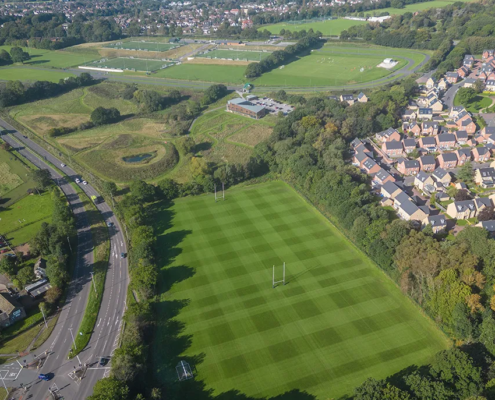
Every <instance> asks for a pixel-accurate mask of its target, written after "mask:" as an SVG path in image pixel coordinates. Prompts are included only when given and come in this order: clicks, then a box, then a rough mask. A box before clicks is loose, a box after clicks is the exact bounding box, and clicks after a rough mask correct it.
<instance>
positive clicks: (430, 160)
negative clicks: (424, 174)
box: [419, 156, 437, 172]
mask: <svg viewBox="0 0 495 400" xmlns="http://www.w3.org/2000/svg"><path fill="white" fill-rule="evenodd" d="M436 166H437V162H436V161H435V157H433V156H422V157H419V167H420V169H421V171H428V172H431V171H433V170H435V168H436Z"/></svg>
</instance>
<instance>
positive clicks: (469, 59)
mask: <svg viewBox="0 0 495 400" xmlns="http://www.w3.org/2000/svg"><path fill="white" fill-rule="evenodd" d="M462 65H464V66H465V67H468V68H469V69H471V68H473V65H474V56H472V55H471V54H466V55H465V56H464V60H462Z"/></svg>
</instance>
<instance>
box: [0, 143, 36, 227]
mask: <svg viewBox="0 0 495 400" xmlns="http://www.w3.org/2000/svg"><path fill="white" fill-rule="evenodd" d="M30 173H31V170H30V169H29V167H28V166H27V165H26V164H24V163H23V162H22V161H21V159H19V158H17V157H16V155H14V154H13V153H11V152H8V151H5V150H2V149H0V211H2V210H3V208H1V207H8V206H10V205H11V204H13V203H15V202H16V201H17V200H19V199H21V198H22V197H24V196H26V194H27V191H28V189H30V188H32V187H34V182H33V180H32V179H31V178H30V176H29V174H30ZM3 222H4V221H2V226H5V225H3Z"/></svg>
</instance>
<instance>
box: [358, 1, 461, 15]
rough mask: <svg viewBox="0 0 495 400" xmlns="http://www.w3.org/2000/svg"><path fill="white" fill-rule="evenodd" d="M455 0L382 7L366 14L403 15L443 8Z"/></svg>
mask: <svg viewBox="0 0 495 400" xmlns="http://www.w3.org/2000/svg"><path fill="white" fill-rule="evenodd" d="M460 1H461V2H469V0H467V1H466V0H460ZM455 2H456V1H455V0H433V1H426V2H423V3H415V4H408V5H406V6H404V8H392V7H389V8H381V9H377V10H373V11H366V12H365V13H364V15H365V16H370V17H372V16H374V15H381V14H382V13H389V14H390V15H402V14H405V13H407V12H411V13H415V12H418V11H424V10H428V9H429V8H442V7H447V6H448V5H451V4H454V3H455Z"/></svg>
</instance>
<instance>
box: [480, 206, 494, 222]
mask: <svg viewBox="0 0 495 400" xmlns="http://www.w3.org/2000/svg"><path fill="white" fill-rule="evenodd" d="M494 215H495V212H494V208H493V206H491V207H485V208H483V209H482V210H481V211H480V212H479V213H478V216H477V218H478V221H490V220H492V219H493V218H494Z"/></svg>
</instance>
